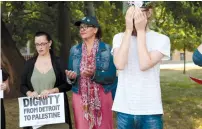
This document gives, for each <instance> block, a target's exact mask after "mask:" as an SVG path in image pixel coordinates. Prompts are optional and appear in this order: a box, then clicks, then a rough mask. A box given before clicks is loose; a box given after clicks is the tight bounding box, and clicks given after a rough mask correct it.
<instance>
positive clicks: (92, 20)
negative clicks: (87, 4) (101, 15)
mask: <svg viewBox="0 0 202 129" xmlns="http://www.w3.org/2000/svg"><path fill="white" fill-rule="evenodd" d="M81 23H83V24H87V25H93V26H95V27H99V26H100V25H99V23H98V21H97V18H96V17H94V16H86V17H83V18H82V19H81V20H79V21H77V22H75V23H74V25H75V26H80V24H81Z"/></svg>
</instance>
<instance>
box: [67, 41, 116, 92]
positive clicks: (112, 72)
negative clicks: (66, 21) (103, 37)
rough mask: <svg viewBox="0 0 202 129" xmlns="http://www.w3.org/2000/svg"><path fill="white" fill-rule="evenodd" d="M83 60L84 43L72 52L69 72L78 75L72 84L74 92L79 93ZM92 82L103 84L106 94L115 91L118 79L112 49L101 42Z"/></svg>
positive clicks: (76, 46)
mask: <svg viewBox="0 0 202 129" xmlns="http://www.w3.org/2000/svg"><path fill="white" fill-rule="evenodd" d="M81 58H82V43H80V44H78V45H75V46H73V47H72V48H71V50H70V56H69V63H68V70H72V71H74V72H76V73H77V79H76V81H75V82H74V83H73V84H72V85H73V86H72V91H73V92H75V93H78V91H79V85H78V80H79V77H80V62H81ZM92 81H95V82H96V83H99V84H101V85H102V86H103V87H104V91H105V92H109V91H111V90H115V89H116V86H117V81H118V78H117V77H116V67H115V65H114V63H113V56H112V55H111V47H110V46H109V45H107V44H105V43H104V42H99V47H98V52H97V53H96V71H95V74H94V76H93V77H92Z"/></svg>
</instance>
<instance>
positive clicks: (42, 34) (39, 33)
mask: <svg viewBox="0 0 202 129" xmlns="http://www.w3.org/2000/svg"><path fill="white" fill-rule="evenodd" d="M39 36H46V39H47V40H48V41H52V44H51V49H50V50H49V52H50V54H53V52H54V47H53V40H52V38H51V36H50V35H49V34H48V33H47V32H44V31H38V32H36V33H35V36H34V37H39ZM37 55H38V54H37Z"/></svg>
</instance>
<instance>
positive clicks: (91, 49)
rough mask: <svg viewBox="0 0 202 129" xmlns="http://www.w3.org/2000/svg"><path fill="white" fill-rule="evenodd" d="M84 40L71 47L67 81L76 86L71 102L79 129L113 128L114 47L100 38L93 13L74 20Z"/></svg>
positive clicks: (99, 31)
mask: <svg viewBox="0 0 202 129" xmlns="http://www.w3.org/2000/svg"><path fill="white" fill-rule="evenodd" d="M75 25H76V26H79V28H80V35H81V38H82V40H83V43H80V44H78V45H75V46H73V47H72V48H71V50H70V57H69V63H68V71H67V70H66V76H67V81H68V82H69V83H71V84H72V85H73V87H72V91H73V96H72V104H73V111H74V120H75V127H76V129H113V114H112V111H111V108H112V103H113V100H112V93H111V91H112V90H113V89H115V88H116V83H117V78H116V68H115V66H114V63H113V57H112V55H111V53H110V51H111V47H110V46H109V45H107V44H105V43H104V42H101V41H100V38H101V29H100V26H99V24H98V22H97V19H96V18H95V17H93V16H88V17H84V18H83V19H82V20H80V21H77V22H76V23H75Z"/></svg>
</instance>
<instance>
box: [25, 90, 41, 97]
mask: <svg viewBox="0 0 202 129" xmlns="http://www.w3.org/2000/svg"><path fill="white" fill-rule="evenodd" d="M26 94H27V97H32V98H38V97H39V95H38V93H37V92H36V91H33V92H31V91H28V92H27V93H26Z"/></svg>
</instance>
